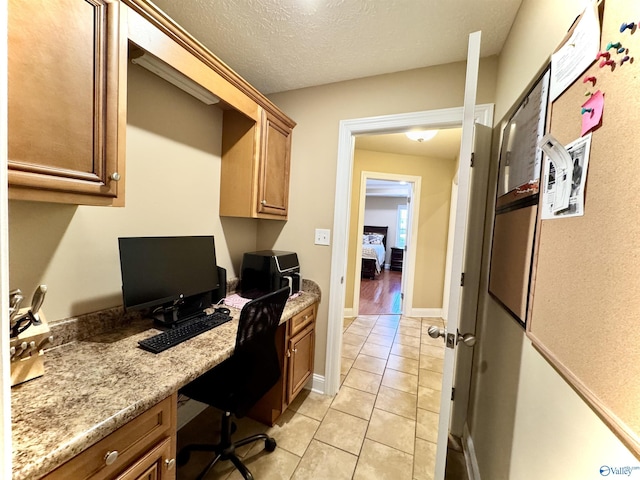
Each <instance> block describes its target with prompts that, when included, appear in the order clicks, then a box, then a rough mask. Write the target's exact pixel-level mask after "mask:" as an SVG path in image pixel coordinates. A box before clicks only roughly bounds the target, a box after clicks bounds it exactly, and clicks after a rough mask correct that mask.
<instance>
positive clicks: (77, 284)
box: [9, 65, 257, 320]
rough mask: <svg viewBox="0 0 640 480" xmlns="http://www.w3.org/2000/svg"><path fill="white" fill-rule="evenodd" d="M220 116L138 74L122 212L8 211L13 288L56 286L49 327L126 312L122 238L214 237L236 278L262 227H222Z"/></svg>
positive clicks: (12, 207)
mask: <svg viewBox="0 0 640 480" xmlns="http://www.w3.org/2000/svg"><path fill="white" fill-rule="evenodd" d="M221 128H222V115H221V111H220V110H219V109H217V108H216V107H207V106H206V105H204V104H203V103H201V102H199V101H198V100H196V99H194V98H193V97H191V96H189V95H187V94H185V93H183V92H182V91H180V90H178V89H177V88H175V87H173V86H171V85H169V84H168V83H166V82H164V81H162V80H160V79H158V78H157V77H155V76H154V75H152V74H150V73H149V72H147V71H146V70H143V69H141V68H140V67H136V66H133V65H131V66H130V73H129V101H128V126H127V171H126V182H127V184H126V189H127V193H126V206H125V207H124V208H107V207H89V206H79V207H76V206H70V205H57V204H48V203H35V202H18V201H12V202H9V226H10V229H9V235H10V237H9V241H10V244H9V252H10V258H9V259H10V272H9V274H10V280H11V288H18V287H19V288H21V289H22V290H23V291H26V292H27V300H29V299H30V295H31V292H32V291H33V289H34V288H35V286H36V285H38V284H39V283H45V284H47V285H48V287H49V289H48V293H47V297H46V300H45V303H44V306H43V310H44V312H45V315H46V317H47V318H48V319H50V320H54V319H61V318H66V317H69V316H72V315H78V314H82V313H87V312H92V311H96V310H101V309H103V308H107V307H113V306H116V305H121V304H122V297H121V293H120V292H121V291H120V285H121V281H120V263H119V258H118V242H117V238H118V237H119V236H141V235H209V234H213V235H215V241H216V252H217V256H218V264H219V265H221V266H223V267H225V268H228V269H229V270H230V271H229V276H230V277H234V276H235V273H236V272H237V271H238V268H239V263H240V261H241V254H242V252H243V251H247V250H254V249H255V247H256V231H257V223H256V222H255V221H253V220H245V219H222V220H221V219H220V217H219V216H218V204H219V193H218V191H219V190H218V189H219V185H220V138H221Z"/></svg>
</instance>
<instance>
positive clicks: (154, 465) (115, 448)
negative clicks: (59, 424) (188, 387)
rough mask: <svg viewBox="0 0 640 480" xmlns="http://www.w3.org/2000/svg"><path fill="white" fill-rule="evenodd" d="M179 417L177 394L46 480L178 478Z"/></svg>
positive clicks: (173, 479) (170, 479) (168, 479)
mask: <svg viewBox="0 0 640 480" xmlns="http://www.w3.org/2000/svg"><path fill="white" fill-rule="evenodd" d="M176 416H177V394H175V393H174V394H173V395H171V396H169V397H167V398H165V399H164V400H162V401H161V402H160V403H158V404H156V405H154V406H153V407H151V408H150V409H148V410H147V411H145V412H144V413H142V414H140V415H139V416H137V417H136V418H134V419H133V420H131V421H130V422H129V423H127V424H126V425H123V426H122V427H120V428H119V429H118V430H116V431H115V432H113V433H112V434H110V435H109V436H107V437H105V438H103V439H102V440H100V441H99V442H98V443H96V444H95V445H92V446H91V447H89V448H88V449H87V450H85V451H84V452H82V453H80V454H79V455H77V456H75V457H73V458H72V459H71V460H69V461H68V462H67V463H65V464H63V465H61V466H60V467H58V468H57V469H55V470H54V471H53V472H51V473H49V474H48V475H46V476H45V477H44V480H69V479H73V480H143V479H144V480H175V478H176V462H175V454H176V424H177V420H176Z"/></svg>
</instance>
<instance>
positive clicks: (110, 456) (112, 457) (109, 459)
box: [104, 450, 118, 465]
mask: <svg viewBox="0 0 640 480" xmlns="http://www.w3.org/2000/svg"><path fill="white" fill-rule="evenodd" d="M117 459H118V451H117V450H113V451H112V452H107V454H106V455H105V456H104V463H106V464H107V465H112V464H113V462H115V461H116V460H117Z"/></svg>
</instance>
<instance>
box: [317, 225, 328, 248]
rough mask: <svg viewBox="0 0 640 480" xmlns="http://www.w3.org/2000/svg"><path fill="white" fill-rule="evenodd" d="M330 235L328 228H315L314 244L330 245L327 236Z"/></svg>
mask: <svg viewBox="0 0 640 480" xmlns="http://www.w3.org/2000/svg"><path fill="white" fill-rule="evenodd" d="M330 236H331V230H329V229H328V228H316V241H315V244H316V245H331V242H330V241H329V237H330Z"/></svg>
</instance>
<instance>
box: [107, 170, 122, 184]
mask: <svg viewBox="0 0 640 480" xmlns="http://www.w3.org/2000/svg"><path fill="white" fill-rule="evenodd" d="M109 178H110V179H111V180H113V181H114V182H117V181H119V180H120V174H119V173H118V172H113V173H112V174H111V176H110V177H109Z"/></svg>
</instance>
